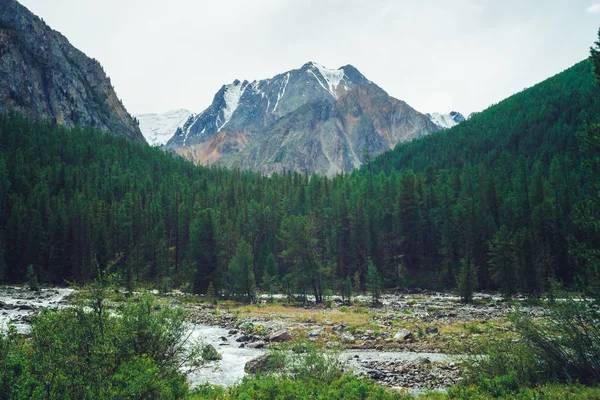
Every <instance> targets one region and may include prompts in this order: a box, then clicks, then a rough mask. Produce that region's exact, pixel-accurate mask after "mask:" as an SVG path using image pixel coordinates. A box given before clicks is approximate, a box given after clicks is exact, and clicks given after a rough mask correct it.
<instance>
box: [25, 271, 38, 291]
mask: <svg viewBox="0 0 600 400" xmlns="http://www.w3.org/2000/svg"><path fill="white" fill-rule="evenodd" d="M27 286H28V287H29V290H33V291H34V292H37V291H39V290H40V285H39V284H38V278H37V273H36V272H35V268H34V267H33V265H29V266H28V267H27Z"/></svg>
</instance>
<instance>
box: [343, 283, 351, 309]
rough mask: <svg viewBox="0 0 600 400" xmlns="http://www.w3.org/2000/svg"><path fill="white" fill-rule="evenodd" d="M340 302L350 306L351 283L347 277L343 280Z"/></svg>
mask: <svg viewBox="0 0 600 400" xmlns="http://www.w3.org/2000/svg"><path fill="white" fill-rule="evenodd" d="M342 300H344V301H345V302H346V303H348V304H352V281H351V280H350V277H349V276H347V277H346V279H344V284H343V290H342Z"/></svg>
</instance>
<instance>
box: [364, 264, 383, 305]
mask: <svg viewBox="0 0 600 400" xmlns="http://www.w3.org/2000/svg"><path fill="white" fill-rule="evenodd" d="M366 286H367V291H368V292H369V293H371V298H372V300H373V305H377V304H378V303H379V298H380V297H381V288H382V286H383V285H382V281H381V275H379V271H378V270H377V267H376V266H375V264H373V262H372V261H369V268H368V270H367V280H366Z"/></svg>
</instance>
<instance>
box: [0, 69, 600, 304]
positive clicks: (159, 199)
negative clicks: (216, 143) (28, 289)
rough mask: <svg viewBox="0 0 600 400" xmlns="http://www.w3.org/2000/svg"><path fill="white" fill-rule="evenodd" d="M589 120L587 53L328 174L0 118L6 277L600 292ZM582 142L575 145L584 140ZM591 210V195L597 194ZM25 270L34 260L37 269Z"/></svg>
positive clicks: (594, 98) (599, 100) (599, 107)
mask: <svg viewBox="0 0 600 400" xmlns="http://www.w3.org/2000/svg"><path fill="white" fill-rule="evenodd" d="M598 115H600V88H598V87H597V86H594V75H593V73H592V72H591V66H590V63H589V61H587V60H586V61H583V62H581V63H579V64H577V65H575V66H574V67H572V68H570V69H568V70H567V71H565V72H563V73H561V74H558V75H556V76H555V77H553V78H550V79H548V80H546V81H544V82H542V83H540V84H538V85H536V86H534V87H532V88H530V89H527V90H525V91H523V92H521V93H519V94H517V95H515V96H512V97H510V98H509V99H506V100H504V101H502V102H500V103H499V104H497V105H495V106H492V107H490V108H489V109H487V110H486V111H484V112H482V113H480V114H477V115H475V116H474V117H473V118H472V119H470V120H469V121H466V122H464V123H462V124H460V125H458V126H457V127H455V128H453V129H450V130H448V131H445V132H441V133H438V134H434V135H431V136H428V137H426V138H423V139H419V140H416V141H414V142H411V143H405V144H400V145H398V146H397V147H396V149H395V150H394V151H392V152H389V153H386V154H384V155H382V156H380V157H378V158H376V159H374V160H373V161H372V162H370V163H368V164H366V165H365V166H364V167H363V168H361V169H360V170H358V171H354V172H353V173H351V174H347V175H340V176H336V177H334V178H331V179H329V178H326V177H321V176H317V175H312V176H308V175H306V174H298V173H286V174H283V175H278V174H274V175H273V176H271V177H265V176H262V175H260V174H258V173H253V172H242V171H238V170H226V169H221V168H217V167H210V168H205V167H197V166H194V165H192V164H190V163H189V162H187V161H184V160H182V159H178V158H174V157H172V156H171V155H169V154H166V153H163V152H162V151H161V150H158V149H155V148H151V147H149V146H147V145H145V144H140V143H135V142H133V141H130V140H128V139H125V138H122V137H115V136H111V135H107V134H103V133H99V132H96V131H93V130H90V129H82V128H75V129H66V128H64V127H61V126H57V125H52V124H50V123H47V122H34V121H32V120H28V119H26V118H25V117H23V116H21V115H18V114H10V115H4V116H0V282H22V281H24V280H25V277H26V275H27V270H28V267H29V266H32V269H33V270H34V272H35V274H36V275H37V277H38V279H39V280H40V281H41V282H42V283H50V284H64V283H65V282H71V281H77V282H88V281H90V280H92V279H93V278H95V277H96V275H97V274H98V272H99V271H101V270H105V269H111V271H110V272H119V273H121V275H122V276H123V278H124V280H125V283H126V284H127V285H128V286H129V287H133V285H134V284H135V282H140V283H142V282H143V283H154V284H157V285H159V286H160V287H162V288H167V287H186V286H187V285H189V288H190V289H192V290H193V291H194V292H196V293H206V292H207V291H210V292H214V293H221V294H226V295H230V296H236V297H239V298H242V299H247V300H248V299H252V297H253V293H254V292H255V290H256V288H257V287H259V288H261V289H262V290H264V291H269V292H272V291H275V290H276V291H281V292H285V293H288V294H314V295H315V298H316V300H317V301H322V299H323V297H324V296H326V295H327V294H328V293H330V292H331V291H337V292H343V293H345V294H346V295H348V294H349V292H350V291H353V290H354V291H356V290H364V289H365V288H367V287H368V288H369V289H370V291H373V290H375V291H376V290H377V289H378V287H379V286H380V283H379V282H382V284H383V286H385V287H404V286H411V287H422V288H430V289H456V288H458V289H459V290H460V293H461V296H462V297H463V299H464V300H466V301H468V300H470V293H472V291H473V290H475V289H482V290H483V289H485V290H501V291H503V292H504V293H505V294H506V295H507V296H511V295H513V294H515V293H518V292H523V293H528V294H532V295H539V294H542V293H544V292H546V291H548V290H549V289H550V287H551V283H552V282H553V281H554V280H559V281H561V282H563V283H564V284H566V285H577V286H580V287H588V286H597V285H598V283H599V282H598V274H597V271H596V269H595V267H596V263H595V262H594V256H595V253H594V251H590V250H589V249H598V248H600V235H599V234H598V229H597V228H596V226H595V225H594V224H590V223H588V222H589V221H590V220H592V221H598V216H597V213H598V210H597V208H596V207H594V204H596V203H595V202H594V200H595V199H596V197H597V193H598V191H597V190H596V188H597V181H598V175H597V174H595V173H594V170H593V169H589V168H586V167H585V166H584V164H585V163H586V162H588V160H589V159H591V158H593V156H597V155H596V154H588V153H586V151H581V150H580V149H581V142H582V141H581V140H580V139H579V135H578V133H579V132H581V131H583V130H584V128H585V126H586V124H588V123H591V122H596V121H597V120H598V119H599V118H598ZM584 150H585V146H584ZM596 201H597V200H596ZM30 270H31V268H30Z"/></svg>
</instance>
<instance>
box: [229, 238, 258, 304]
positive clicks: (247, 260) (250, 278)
mask: <svg viewBox="0 0 600 400" xmlns="http://www.w3.org/2000/svg"><path fill="white" fill-rule="evenodd" d="M253 263H254V257H253V256H252V247H251V246H250V245H249V244H248V243H246V242H245V241H243V240H242V241H240V243H239V244H238V246H237V250H236V252H235V255H234V256H233V258H232V259H231V261H230V262H229V268H228V274H229V280H230V286H229V291H230V292H231V294H232V295H233V296H235V297H237V298H239V299H242V300H244V301H247V302H252V300H253V299H254V292H255V290H256V279H255V277H254V266H253Z"/></svg>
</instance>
